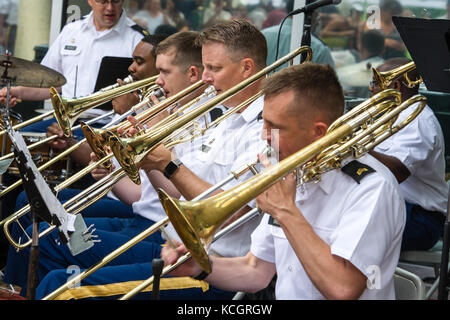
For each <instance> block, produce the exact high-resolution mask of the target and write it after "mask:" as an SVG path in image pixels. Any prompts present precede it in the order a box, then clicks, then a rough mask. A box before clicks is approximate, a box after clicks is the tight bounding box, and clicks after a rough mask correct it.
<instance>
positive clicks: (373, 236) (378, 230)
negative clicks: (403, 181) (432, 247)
mask: <svg viewBox="0 0 450 320" xmlns="http://www.w3.org/2000/svg"><path fill="white" fill-rule="evenodd" d="M358 161H359V162H361V163H363V164H365V165H368V166H370V167H371V168H373V169H374V170H375V171H376V172H374V173H371V174H368V175H367V176H365V177H364V178H363V179H362V180H361V181H360V184H358V183H357V182H356V181H355V180H354V179H353V178H352V177H350V176H349V175H347V174H344V173H343V172H342V171H341V170H339V169H337V170H333V171H329V172H327V173H325V174H323V175H322V179H321V181H320V182H318V183H314V182H310V183H307V184H306V191H305V192H304V193H302V192H300V191H298V192H297V196H296V205H297V207H298V208H299V209H300V210H301V212H302V213H303V215H304V217H305V219H306V220H307V221H308V223H310V224H311V226H312V228H313V229H314V231H315V233H316V234H317V235H318V236H319V237H320V238H321V239H322V240H323V241H325V242H326V243H327V244H328V245H329V246H330V247H331V253H332V254H334V255H337V256H340V257H342V258H344V259H346V260H348V261H350V262H351V263H352V264H353V265H354V266H355V267H356V268H358V269H359V270H360V271H361V272H362V273H363V274H364V275H366V276H367V277H368V280H370V283H371V287H370V289H369V287H368V288H366V290H365V291H364V292H363V294H362V296H361V297H360V299H394V298H395V292H394V280H393V275H394V272H395V268H396V266H397V263H398V259H399V254H400V245H401V240H402V233H403V228H404V225H405V220H406V215H405V210H406V209H405V203H404V200H403V198H402V196H401V193H400V190H399V187H398V184H397V182H396V180H395V177H394V176H393V175H392V173H391V172H390V171H389V170H388V169H387V168H386V167H385V166H383V165H382V164H381V163H380V162H378V161H377V160H376V159H375V158H373V157H372V156H369V155H365V156H363V157H361V158H360V159H359V160H358ZM268 221H269V215H268V214H265V215H264V217H263V219H262V221H261V224H260V225H259V226H258V228H257V229H256V230H255V232H254V233H253V234H252V246H251V252H252V253H253V254H254V255H255V256H256V257H258V258H259V259H262V260H264V261H268V262H271V263H274V264H276V269H277V276H278V278H277V283H276V297H277V299H280V300H285V299H309V300H311V299H324V297H323V296H322V294H321V293H320V292H319V291H318V290H317V288H316V287H315V286H314V285H313V283H312V282H311V280H310V279H309V277H308V275H307V273H306V271H305V270H304V269H303V266H302V264H301V263H300V261H299V259H298V257H297V256H296V254H295V252H294V250H293V249H292V247H291V245H290V244H289V242H288V240H287V239H286V236H285V234H284V232H283V229H282V228H281V227H278V226H274V225H271V224H268Z"/></svg>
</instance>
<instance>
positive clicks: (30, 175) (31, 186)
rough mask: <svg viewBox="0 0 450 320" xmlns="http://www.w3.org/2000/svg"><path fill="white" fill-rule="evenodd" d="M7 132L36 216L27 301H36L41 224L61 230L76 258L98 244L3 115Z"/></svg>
mask: <svg viewBox="0 0 450 320" xmlns="http://www.w3.org/2000/svg"><path fill="white" fill-rule="evenodd" d="M3 121H4V123H5V125H6V131H7V133H8V135H9V137H10V139H11V144H12V147H13V149H14V155H15V159H16V162H17V164H18V168H19V172H20V176H21V178H22V182H23V188H24V190H25V193H26V195H27V198H28V199H29V203H30V211H31V217H32V228H33V229H32V239H31V248H30V257H29V265H28V282H27V293H26V295H27V298H28V299H30V300H32V299H34V298H35V293H36V287H37V267H38V258H39V223H40V222H42V221H45V222H47V223H49V224H51V225H54V226H56V227H58V228H59V238H60V239H61V241H62V242H63V243H64V244H66V245H67V246H68V247H69V249H70V251H71V253H72V254H73V255H77V254H79V253H81V252H83V251H85V250H87V249H89V248H91V247H92V246H93V245H94V242H95V241H97V240H93V238H94V237H95V236H94V235H93V234H92V233H93V231H91V232H90V231H89V229H88V228H87V227H86V224H85V223H84V220H83V218H82V217H81V215H71V214H69V213H67V212H66V211H65V210H64V208H63V206H62V205H61V203H60V202H59V200H58V199H57V198H56V196H55V195H54V194H53V193H52V191H51V189H50V187H49V186H48V185H47V183H46V182H45V180H44V178H43V177H42V174H41V173H40V172H39V170H38V168H37V167H36V165H35V163H34V162H33V160H32V158H31V154H30V152H29V150H28V148H27V145H26V143H25V141H24V139H23V137H22V135H21V134H20V133H18V132H16V131H14V129H12V126H11V124H10V122H9V119H8V118H7V117H6V116H5V114H3Z"/></svg>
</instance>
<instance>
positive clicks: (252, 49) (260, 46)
mask: <svg viewBox="0 0 450 320" xmlns="http://www.w3.org/2000/svg"><path fill="white" fill-rule="evenodd" d="M197 42H198V43H199V45H204V44H207V43H210V42H219V43H222V44H224V45H225V47H226V48H227V49H228V51H229V53H230V55H233V56H235V55H237V56H238V58H234V57H233V58H232V60H234V59H239V60H240V59H244V58H251V59H252V60H253V61H254V62H255V65H256V67H257V68H258V69H263V68H264V67H265V66H266V59H267V42H266V38H265V37H264V35H263V34H262V33H261V32H260V31H259V30H258V28H256V27H255V26H254V25H253V24H252V23H250V22H248V21H246V20H243V19H235V20H230V21H223V22H219V23H217V24H215V25H213V26H211V27H209V28H206V29H205V30H203V31H202V32H200V35H199V37H198V39H197Z"/></svg>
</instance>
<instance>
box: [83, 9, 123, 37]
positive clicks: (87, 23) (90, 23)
mask: <svg viewBox="0 0 450 320" xmlns="http://www.w3.org/2000/svg"><path fill="white" fill-rule="evenodd" d="M126 27H127V15H126V12H125V10H123V9H122V15H121V16H120V19H119V21H117V23H116V24H115V25H114V26H113V27H112V28H111V29H110V30H114V31H116V32H118V33H121V32H122V31H123V29H124V28H126ZM82 28H83V29H86V28H88V29H90V28H95V25H94V15H93V12H92V11H91V12H90V13H89V14H88V15H86V16H85V19H83V21H82Z"/></svg>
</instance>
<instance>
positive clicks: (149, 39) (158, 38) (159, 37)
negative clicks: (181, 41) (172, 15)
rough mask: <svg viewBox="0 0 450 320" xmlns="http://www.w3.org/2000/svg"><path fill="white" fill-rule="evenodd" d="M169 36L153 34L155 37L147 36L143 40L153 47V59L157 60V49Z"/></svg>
mask: <svg viewBox="0 0 450 320" xmlns="http://www.w3.org/2000/svg"><path fill="white" fill-rule="evenodd" d="M166 38H167V36H166V35H162V34H158V35H156V34H153V35H148V36H145V37H144V38H142V40H141V41H142V42H146V43H149V44H151V45H152V47H153V48H152V50H151V51H150V53H151V55H152V56H153V58H156V48H157V47H158V45H159V43H160V42H161V41H163V40H164V39H166Z"/></svg>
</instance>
